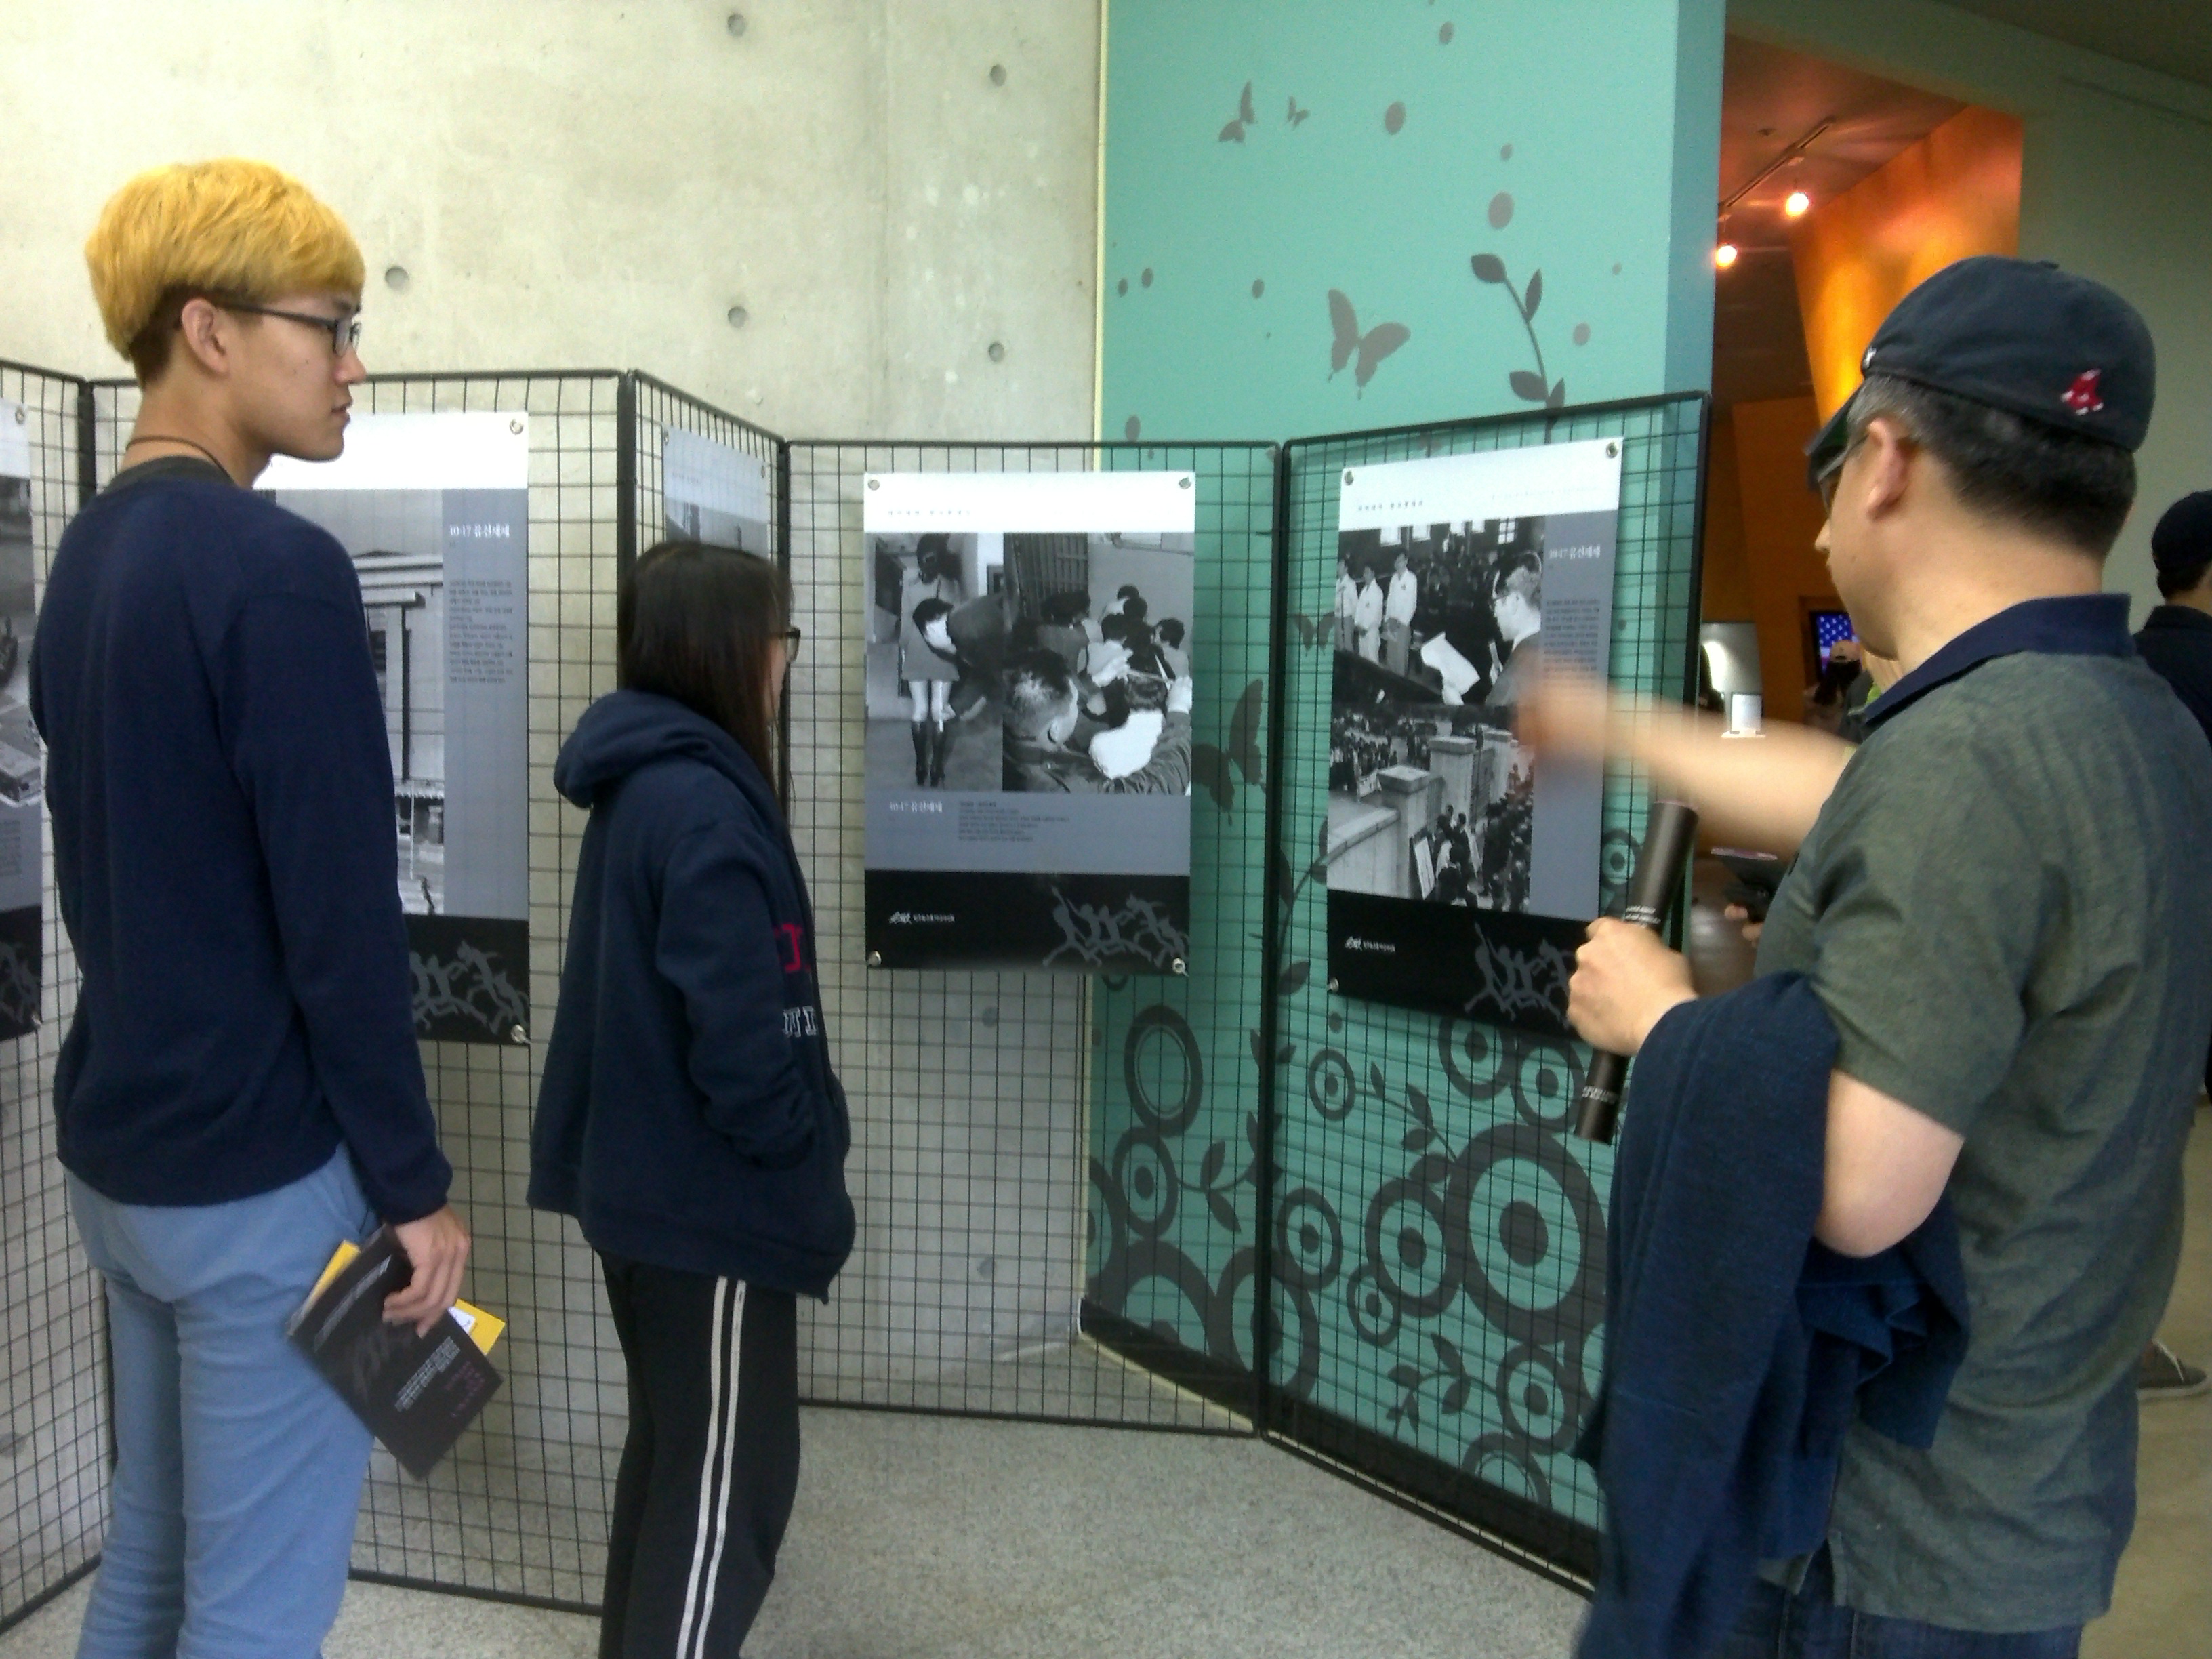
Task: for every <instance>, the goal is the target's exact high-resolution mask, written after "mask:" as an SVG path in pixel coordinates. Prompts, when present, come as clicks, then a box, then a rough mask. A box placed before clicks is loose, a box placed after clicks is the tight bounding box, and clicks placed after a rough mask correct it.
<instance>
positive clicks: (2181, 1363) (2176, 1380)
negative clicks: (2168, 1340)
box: [2136, 1342, 2212, 1400]
mask: <svg viewBox="0 0 2212 1659" xmlns="http://www.w3.org/2000/svg"><path fill="white" fill-rule="evenodd" d="M2206 1389H2212V1377H2208V1376H2205V1374H2204V1372H2203V1370H2202V1369H2201V1368H2200V1367H2197V1366H2195V1365H2192V1364H2189V1363H2188V1362H2187V1361H2186V1360H2185V1359H2182V1358H2179V1356H2178V1355H2177V1354H2175V1352H2173V1350H2172V1349H2171V1348H2169V1347H2167V1346H2166V1344H2165V1343H2163V1342H2154V1343H2152V1344H2151V1345H2150V1346H2148V1348H2145V1349H2144V1350H2143V1351H2142V1358H2141V1359H2139V1360H2137V1361H2136V1398H2137V1399H2138V1400H2193V1399H2195V1398H2196V1397H2197V1395H2200V1394H2203V1392H2205V1390H2206Z"/></svg>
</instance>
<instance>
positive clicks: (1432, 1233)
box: [1366, 1158, 1465, 1319]
mask: <svg viewBox="0 0 2212 1659" xmlns="http://www.w3.org/2000/svg"><path fill="white" fill-rule="evenodd" d="M1421 1162H1422V1164H1424V1165H1425V1164H1431V1163H1434V1164H1443V1162H1444V1160H1443V1159H1442V1158H1434V1159H1431V1158H1424V1159H1423V1160H1422V1161H1421ZM1419 1173H1420V1166H1419V1165H1417V1166H1416V1174H1419ZM1449 1215H1450V1211H1449V1209H1448V1208H1447V1206H1446V1203H1445V1198H1444V1194H1443V1192H1442V1191H1441V1190H1440V1189H1439V1188H1437V1187H1434V1186H1431V1185H1430V1184H1428V1183H1427V1182H1422V1181H1417V1180H1415V1179H1413V1178H1412V1177H1410V1176H1409V1177H1402V1178H1401V1179H1399V1180H1396V1181H1390V1182H1384V1183H1383V1186H1382V1188H1380V1189H1379V1190H1377V1192H1376V1194H1375V1197H1374V1200H1373V1201H1372V1202H1371V1203H1370V1204H1369V1205H1368V1206H1367V1238H1366V1243H1367V1266H1368V1267H1370V1268H1371V1269H1373V1270H1374V1273H1375V1274H1376V1284H1377V1285H1379V1286H1380V1287H1381V1288H1382V1290H1383V1292H1384V1293H1385V1294H1386V1295H1388V1296H1389V1297H1391V1298H1392V1299H1393V1300H1394V1301H1395V1303H1396V1304H1398V1310H1399V1312H1400V1313H1401V1314H1412V1315H1413V1316H1415V1317H1416V1318H1421V1319H1425V1318H1430V1317H1432V1316H1435V1315H1437V1314H1440V1313H1442V1312H1443V1310H1445V1308H1447V1307H1449V1305H1450V1304H1451V1299H1452V1297H1455V1296H1457V1295H1458V1294H1459V1290H1460V1262H1461V1261H1462V1260H1463V1259H1464V1254H1465V1253H1464V1251H1462V1250H1457V1249H1454V1248H1453V1246H1454V1244H1455V1242H1456V1241H1455V1238H1454V1236H1453V1229H1452V1226H1451V1223H1450V1220H1449Z"/></svg>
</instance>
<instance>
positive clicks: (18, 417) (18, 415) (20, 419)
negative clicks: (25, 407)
mask: <svg viewBox="0 0 2212 1659" xmlns="http://www.w3.org/2000/svg"><path fill="white" fill-rule="evenodd" d="M23 420H24V415H23V411H22V410H20V409H19V410H16V411H15V424H16V425H17V426H21V425H22V424H23Z"/></svg>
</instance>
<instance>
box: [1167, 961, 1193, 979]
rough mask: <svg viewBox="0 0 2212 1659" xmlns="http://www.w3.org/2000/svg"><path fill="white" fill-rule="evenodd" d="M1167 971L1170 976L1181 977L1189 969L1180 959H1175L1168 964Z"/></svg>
mask: <svg viewBox="0 0 2212 1659" xmlns="http://www.w3.org/2000/svg"><path fill="white" fill-rule="evenodd" d="M1168 971H1169V972H1170V973H1172V974H1176V975H1182V974H1185V973H1188V971H1189V969H1188V968H1186V967H1185V966H1184V965H1183V959H1182V957H1176V959H1175V960H1174V961H1173V962H1171V963H1168Z"/></svg>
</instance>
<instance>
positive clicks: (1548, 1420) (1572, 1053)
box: [1269, 394, 1706, 1577]
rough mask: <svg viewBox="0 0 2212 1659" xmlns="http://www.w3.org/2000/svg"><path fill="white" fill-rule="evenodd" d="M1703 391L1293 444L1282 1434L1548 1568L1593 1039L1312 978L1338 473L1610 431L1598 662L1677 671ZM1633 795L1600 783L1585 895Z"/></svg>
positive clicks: (1582, 1309)
mask: <svg viewBox="0 0 2212 1659" xmlns="http://www.w3.org/2000/svg"><path fill="white" fill-rule="evenodd" d="M1705 420H1706V404H1705V398H1704V397H1703V395H1702V394H1695V395H1688V396H1680V397H1673V398H1656V399H1650V400H1641V401H1637V402H1632V403H1624V404H1608V405H1602V406H1594V407H1590V408H1586V409H1581V410H1562V411H1559V412H1556V413H1548V414H1547V413H1538V414H1528V415H1513V416H1502V417H1499V418H1497V419H1493V420H1482V421H1472V422H1463V423H1460V424H1455V425H1451V426H1442V427H1431V428H1414V429H1408V430H1403V431H1396V432H1388V433H1370V434H1362V435H1352V436H1347V437H1340V438H1327V439H1320V440H1315V441H1308V442H1302V443H1296V444H1292V445H1291V446H1289V447H1288V449H1287V456H1288V471H1289V475H1290V483H1289V486H1288V491H1287V494H1288V498H1289V500H1288V506H1289V511H1288V533H1287V536H1286V545H1285V557H1286V560H1287V591H1288V599H1289V605H1290V611H1291V616H1290V617H1289V620H1288V625H1287V627H1286V628H1285V631H1284V633H1283V635H1282V641H1283V652H1284V658H1285V684H1284V690H1285V721H1284V733H1285V736H1284V742H1283V746H1282V749H1281V751H1280V755H1279V766H1280V769H1281V771H1280V780H1279V787H1280V789H1281V791H1282V799H1281V805H1280V808H1279V811H1280V815H1281V829H1280V840H1279V853H1278V857H1279V860H1280V862H1279V866H1278V868H1279V871H1280V872H1281V874H1280V876H1279V888H1280V891H1279V904H1280V906H1281V922H1282V926H1283V927H1284V930H1285V932H1284V946H1283V949H1284V955H1283V957H1282V959H1281V967H1280V970H1279V973H1278V975H1277V976H1276V980H1275V988H1276V995H1277V1008H1276V1016H1275V1018H1276V1030H1275V1032H1274V1040H1275V1044H1276V1047H1275V1052H1274V1054H1273V1060H1274V1062H1275V1064H1276V1065H1277V1066H1278V1067H1279V1072H1278V1082H1277V1099H1278V1102H1279V1109H1278V1114H1277V1117H1276V1121H1275V1124H1274V1138H1273V1152H1274V1156H1275V1159H1276V1164H1277V1168H1278V1175H1277V1177H1276V1186H1275V1188H1274V1191H1273V1204H1272V1209H1273V1224H1272V1243H1273V1260H1272V1263H1271V1267H1272V1270H1273V1281H1274V1285H1275V1295H1274V1296H1273V1298H1272V1300H1271V1303H1270V1304H1269V1305H1270V1309H1271V1314H1272V1317H1273V1319H1274V1320H1275V1321H1276V1322H1278V1328H1279V1334H1278V1335H1277V1336H1275V1337H1274V1338H1273V1341H1272V1348H1273V1364H1272V1366H1271V1380H1272V1383H1273V1407H1274V1409H1273V1415H1272V1419H1271V1421H1272V1425H1273V1428H1274V1429H1275V1430H1276V1431H1278V1432H1279V1433H1280V1434H1281V1435H1282V1436H1283V1437H1285V1438H1286V1439H1288V1440H1290V1441H1291V1442H1292V1443H1296V1444H1297V1445H1300V1446H1302V1447H1305V1448H1309V1449H1312V1450H1314V1451H1316V1452H1317V1453H1319V1454H1321V1455H1324V1456H1325V1457H1327V1458H1328V1459H1329V1460H1330V1461H1332V1462H1335V1463H1336V1464H1338V1465H1339V1466H1340V1467H1341V1468H1346V1469H1347V1470H1349V1471H1351V1472H1352V1473H1354V1474H1358V1475H1362V1476H1364V1477H1366V1478H1368V1479H1370V1480H1374V1481H1376V1482H1377V1483H1379V1484H1381V1485H1383V1486H1386V1487H1388V1488H1389V1489H1391V1490H1394V1491H1395V1492H1399V1493H1401V1494H1403V1495H1405V1496H1407V1497H1408V1498H1413V1499H1415V1500H1417V1501H1419V1502H1420V1503H1422V1504H1426V1505H1430V1506H1432V1507H1433V1508H1434V1509H1436V1510H1439V1511H1442V1512H1443V1513H1444V1514H1447V1515H1449V1516H1455V1517H1457V1518H1458V1519H1459V1520H1461V1521H1462V1522H1465V1523H1468V1524H1470V1525H1471V1526H1473V1527H1474V1528H1477V1529H1479V1530H1480V1531H1481V1532H1482V1533H1484V1534H1487V1535H1488V1536H1489V1537H1491V1538H1492V1540H1493V1541H1497V1542H1499V1543H1500V1544H1502V1545H1503V1546H1504V1547H1507V1548H1508V1549H1509V1550H1511V1551H1515V1552H1518V1553H1522V1554H1523V1555H1524V1557H1526V1558H1527V1559H1530V1560H1531V1561H1532V1563H1534V1564H1536V1565H1541V1566H1543V1567H1544V1568H1545V1569H1547V1570H1548V1571H1553V1572H1555V1573H1558V1574H1561V1575H1563V1576H1566V1577H1587V1576H1589V1574H1590V1573H1591V1572H1592V1571H1594V1569H1595V1559H1596V1537H1597V1534H1596V1527H1597V1523H1598V1521H1599V1500H1598V1495H1597V1492H1596V1488H1595V1485H1594V1483H1593V1481H1592V1480H1591V1479H1590V1475H1589V1470H1588V1469H1587V1468H1585V1467H1584V1466H1583V1465H1582V1464H1581V1463H1579V1462H1577V1461H1576V1459H1575V1458H1574V1456H1573V1455H1572V1452H1571V1447H1572V1446H1573V1443H1574V1440H1575V1437H1576V1434H1577V1431H1578V1430H1579V1429H1580V1427H1581V1424H1582V1420H1583V1416H1584V1413H1586V1412H1587V1410H1588V1408H1589V1404H1590V1402H1591V1401H1592V1400H1593V1399H1594V1398H1595V1389H1596V1387H1597V1381H1598V1374H1599V1370H1600V1366H1601V1363H1602V1357H1603V1331H1602V1328H1601V1327H1602V1322H1603V1318H1604V1297H1605V1239H1606V1207H1605V1203H1606V1200H1605V1195H1606V1194H1607V1191H1608V1189H1609V1187H1610V1182H1611V1163H1612V1154H1611V1152H1610V1151H1609V1150H1607V1149H1604V1148H1596V1147H1592V1146H1589V1145H1588V1144H1586V1143H1584V1142H1582V1141H1579V1140H1577V1139H1573V1138H1572V1137H1571V1135H1570V1134H1569V1133H1568V1129H1569V1126H1570V1124H1571V1120H1572V1115H1573V1105H1574V1098H1575V1093H1576V1091H1577V1089H1578V1088H1579V1087H1580V1086H1581V1082H1582V1074H1583V1066H1584V1063H1585V1061H1586V1059H1587V1057H1588V1050H1587V1049H1586V1048H1584V1047H1583V1045H1581V1044H1580V1043H1577V1042H1571V1041H1554V1040H1550V1039H1546V1038H1541V1037H1534V1036H1528V1035H1526V1034H1523V1033H1520V1032H1516V1031H1512V1030H1504V1029H1501V1028H1498V1027H1496V1026H1492V1025H1486V1024H1477V1023H1475V1022H1474V1021H1471V1020H1468V1019H1467V1018H1455V1017H1452V1016H1449V1015H1447V1016H1444V1017H1443V1018H1438V1017H1437V1016H1436V1015H1433V1014H1420V1013H1414V1012H1408V1011H1406V1010H1403V1009H1399V1008H1393V1007H1386V1006H1381V1005H1379V1004H1375V1003H1368V1002H1358V1001H1353V1000H1349V999H1346V998H1341V997H1338V996H1335V995H1333V994H1331V993H1330V992H1329V990H1328V966H1327V962H1328V940H1327V937H1326V933H1325V923H1326V917H1327V908H1328V892H1327V885H1328V880H1327V876H1328V795H1329V777H1328V772H1329V746H1330V725H1331V707H1332V679H1333V671H1334V655H1335V652H1334V641H1333V637H1332V636H1333V633H1334V629H1333V627H1332V624H1331V617H1332V613H1333V611H1334V586H1335V575H1336V556H1337V547H1338V542H1337V508H1338V492H1339V487H1340V481H1341V479H1342V477H1343V473H1344V471H1345V469H1346V468H1347V467H1358V466H1361V465H1374V464H1376V463H1379V462H1385V461H1401V460H1411V459H1418V458H1420V457H1423V456H1431V455H1435V456H1442V455H1456V454H1464V453H1471V452H1475V451H1484V450H1504V449H1515V448H1524V447H1530V446H1534V445H1544V444H1556V443H1565V442H1569V441H1575V440H1579V439H1589V438H1608V439H1618V440H1619V441H1620V443H1621V447H1622V453H1621V495H1620V519H1619V528H1618V542H1617V563H1616V567H1615V580H1614V585H1613V631H1612V636H1611V641H1610V645H1611V657H1610V675H1611V678H1613V681H1614V682H1615V683H1616V684H1620V685H1622V686H1625V687H1629V688H1632V689H1634V690H1638V691H1642V692H1645V693H1650V694H1654V695H1656V696H1665V697H1668V698H1680V697H1683V696H1686V690H1687V688H1688V687H1689V686H1690V685H1691V684H1692V678H1691V677H1692V673H1693V671H1694V659H1693V653H1694V652H1695V649H1696V639H1697V617H1698V609H1697V580H1698V570H1697V548H1698V543H1699V509H1700V505H1701V501H1702V489H1701V480H1702V477H1703V466H1702V463H1703V450H1704V440H1705ZM1645 805H1646V797H1645V792H1644V787H1643V786H1642V784H1641V782H1640V781H1638V780H1636V779H1633V778H1632V777H1629V776H1626V775H1613V776H1612V777H1611V778H1610V779H1609V781H1608V782H1607V788H1606V792H1605V798H1604V817H1603V823H1604V831H1603V840H1602V848H1603V851H1602V860H1603V861H1602V868H1601V895H1602V897H1601V902H1603V903H1604V904H1605V905H1606V906H1607V907H1608V908H1618V904H1619V902H1620V894H1621V890H1622V889H1623V888H1624V887H1625V885H1626V881H1627V877H1628V873H1629V871H1630V869H1631V868H1632V864H1633V860H1634V857H1635V851H1636V844H1637V837H1638V835H1639V834H1640V832H1641V828H1642V824H1643V818H1644V808H1645Z"/></svg>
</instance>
